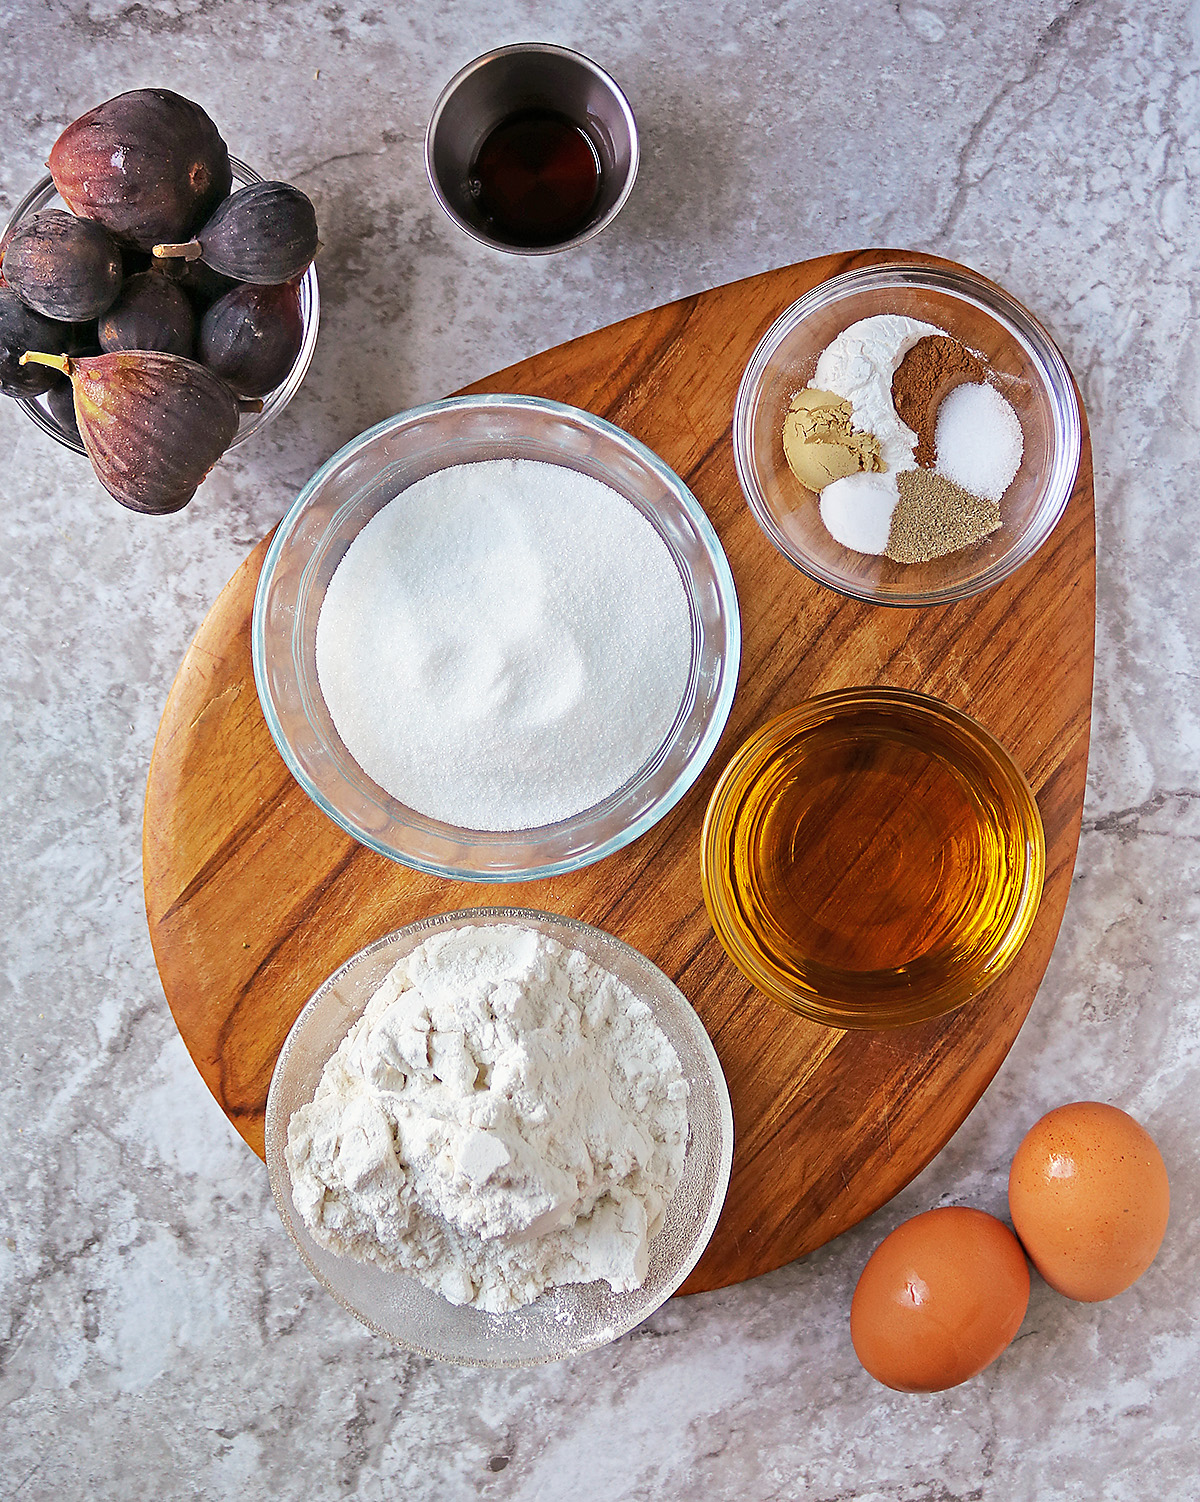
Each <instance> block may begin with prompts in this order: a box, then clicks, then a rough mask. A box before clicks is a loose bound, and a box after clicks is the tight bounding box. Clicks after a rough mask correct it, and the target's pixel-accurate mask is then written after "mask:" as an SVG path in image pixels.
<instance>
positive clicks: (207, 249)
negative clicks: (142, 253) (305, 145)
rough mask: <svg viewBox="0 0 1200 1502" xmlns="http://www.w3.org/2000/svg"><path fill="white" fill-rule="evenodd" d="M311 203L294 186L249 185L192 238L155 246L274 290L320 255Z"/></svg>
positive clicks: (161, 251) (160, 253) (159, 250)
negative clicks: (271, 287) (272, 287)
mask: <svg viewBox="0 0 1200 1502" xmlns="http://www.w3.org/2000/svg"><path fill="white" fill-rule="evenodd" d="M317 243H318V242H317V214H316V210H315V209H314V208H313V206H312V200H311V199H310V198H308V196H307V195H306V194H304V193H301V191H300V189H299V188H293V187H292V186H291V184H290V183H251V185H250V186H249V187H248V188H239V189H238V191H237V192H236V193H234V194H232V195H231V196H230V197H229V198H227V199H226V200H225V202H224V203H222V204H220V205H219V206H218V208H217V211H216V213H215V214H214V215H213V216H212V218H211V219H210V220H209V221H208V223H207V224H205V226H204V228H203V229H201V230H199V231H198V232H197V234H196V236H195V238H194V239H192V240H189V241H187V242H186V243H182V244H173V245H172V244H162V245H156V246H155V247H154V254H155V255H156V256H160V257H164V258H170V257H175V256H182V257H183V259H184V260H187V261H198V260H203V261H204V263H205V264H206V265H208V266H211V267H212V268H213V270H214V271H220V272H223V273H224V274H225V275H226V276H231V277H233V278H234V280H235V281H239V282H257V283H259V284H260V285H267V286H275V285H278V284H279V283H280V282H286V281H289V280H290V279H291V278H292V277H294V276H299V274H300V273H301V272H302V271H303V270H304V268H305V267H306V266H307V265H308V263H309V262H310V261H311V260H312V258H313V256H315V255H316V253H317Z"/></svg>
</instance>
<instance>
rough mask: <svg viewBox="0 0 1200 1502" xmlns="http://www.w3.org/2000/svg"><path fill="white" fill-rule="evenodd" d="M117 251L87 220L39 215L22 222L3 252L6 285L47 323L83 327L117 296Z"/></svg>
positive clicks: (54, 212) (53, 212)
mask: <svg viewBox="0 0 1200 1502" xmlns="http://www.w3.org/2000/svg"><path fill="white" fill-rule="evenodd" d="M123 275H124V272H123V270H122V266H121V248H120V246H119V245H118V244H117V242H116V241H115V240H114V239H113V237H112V236H111V235H110V234H109V233H108V231H107V230H106V229H105V228H104V227H103V226H102V225H99V224H93V223H92V221H91V220H90V219H76V217H75V215H74V214H67V213H64V211H63V210H62V209H43V210H42V211H41V213H40V214H34V215H33V216H32V217H31V218H29V219H26V220H24V222H23V223H21V224H19V225H18V226H17V228H16V230H15V231H14V232H13V234H12V237H11V238H10V240H9V242H8V245H7V246H6V247H5V251H4V280H5V281H6V282H7V283H8V285H9V286H10V287H11V288H12V289H13V291H14V292H15V293H16V294H17V296H18V297H19V298H20V299H21V301H22V302H25V303H28V304H29V306H30V307H31V308H32V309H33V310H34V312H35V313H41V314H42V315H43V317H45V318H57V319H59V320H61V321H63V322H68V323H84V322H86V321H87V320H88V319H89V318H96V317H97V316H98V315H99V314H101V313H103V312H104V310H105V308H107V307H108V305H109V304H110V303H111V302H112V301H113V299H114V298H115V297H116V295H117V293H118V292H119V291H120V290H121V279H122V277H123Z"/></svg>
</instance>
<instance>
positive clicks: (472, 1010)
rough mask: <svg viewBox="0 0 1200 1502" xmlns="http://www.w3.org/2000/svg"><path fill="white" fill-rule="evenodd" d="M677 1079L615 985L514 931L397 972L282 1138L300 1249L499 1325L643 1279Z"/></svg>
mask: <svg viewBox="0 0 1200 1502" xmlns="http://www.w3.org/2000/svg"><path fill="white" fill-rule="evenodd" d="M687 1095H688V1086H687V1081H686V1080H685V1079H684V1078H683V1075H682V1072H681V1070H680V1067H679V1060H678V1058H677V1056H676V1054H675V1050H674V1049H673V1048H672V1047H671V1044H670V1043H669V1042H668V1040H667V1038H666V1037H665V1036H664V1035H663V1033H662V1031H661V1029H660V1028H659V1027H658V1025H657V1024H656V1023H655V1022H654V1019H653V1017H652V1015H651V1013H650V1009H649V1007H647V1006H646V1004H645V1003H644V1002H642V1001H639V1000H638V999H637V997H636V996H635V995H634V994H633V992H632V991H630V990H629V988H628V987H627V986H625V985H624V984H622V982H620V981H619V980H617V979H616V977H615V976H612V975H610V974H608V972H607V971H605V970H602V969H601V968H600V967H599V966H597V965H595V964H593V963H592V962H591V961H590V960H588V959H587V958H586V957H585V956H584V955H582V954H580V953H578V952H577V951H575V950H570V949H567V948H565V947H564V946H563V945H561V944H559V943H557V942H556V941H555V940H553V939H550V938H547V937H546V936H544V935H542V934H538V933H535V932H533V931H532V930H530V929H526V928H519V927H516V926H515V925H498V926H494V927H482V926H470V927H463V928H457V929H453V930H449V931H446V932H443V933H439V934H435V935H433V936H431V937H430V938H429V939H426V940H425V942H424V943H423V944H421V945H420V946H419V947H418V948H417V949H415V950H414V951H413V953H412V954H411V955H409V956H408V958H407V959H405V960H402V961H401V962H400V964H398V965H397V966H396V967H395V969H394V970H393V971H392V972H391V974H390V975H389V976H388V978H387V980H385V982H384V983H383V985H382V986H381V987H380V989H379V990H378V991H377V992H376V994H375V995H374V996H373V997H372V999H371V1001H370V1002H369V1004H368V1006H367V1009H366V1011H365V1013H364V1014H363V1016H362V1017H361V1018H360V1019H359V1021H358V1022H357V1023H356V1024H355V1025H354V1027H353V1028H352V1029H351V1030H350V1033H349V1034H348V1036H347V1037H346V1039H345V1040H344V1041H343V1043H342V1045H341V1047H340V1048H339V1049H338V1051H337V1052H336V1053H335V1054H334V1056H333V1058H331V1059H330V1061H329V1063H328V1064H327V1065H326V1066H325V1069H324V1072H323V1073H322V1076H321V1079H320V1082H319V1084H318V1086H317V1090H316V1094H315V1096H314V1099H313V1101H312V1104H311V1105H308V1106H302V1107H301V1108H300V1109H299V1110H298V1111H296V1113H295V1114H294V1115H293V1116H292V1119H291V1122H290V1123H289V1126H288V1146H287V1162H288V1167H289V1169H290V1171H291V1175H292V1197H293V1200H294V1202H295V1205H296V1208H297V1209H298V1210H299V1212H300V1214H301V1215H302V1216H303V1218H304V1220H305V1222H306V1224H307V1225H308V1227H309V1228H310V1230H311V1232H312V1234H313V1236H314V1237H315V1239H316V1240H317V1241H319V1242H320V1243H322V1244H323V1245H325V1246H328V1247H331V1248H332V1249H333V1250H335V1251H338V1252H342V1253H347V1254H349V1255H350V1256H354V1257H358V1258H360V1259H363V1260H369V1261H375V1262H379V1263H382V1264H383V1265H384V1266H389V1267H395V1268H398V1269H400V1270H402V1271H404V1272H409V1273H413V1274H415V1275H416V1276H417V1277H418V1278H420V1279H421V1281H422V1282H423V1283H425V1284H427V1285H428V1286H429V1287H430V1288H433V1289H436V1290H437V1292H439V1293H441V1294H442V1295H444V1296H445V1297H446V1298H447V1299H449V1300H450V1302H451V1303H454V1304H472V1305H474V1306H475V1307H476V1308H479V1309H486V1310H490V1311H493V1312H500V1311H504V1310H508V1309H515V1308H517V1307H518V1306H520V1305H522V1304H527V1303H529V1302H531V1301H532V1300H533V1299H535V1298H537V1296H538V1295H539V1294H540V1293H542V1292H543V1291H544V1290H545V1289H547V1288H550V1287H554V1286H556V1285H559V1284H563V1283H587V1282H591V1281H592V1280H593V1279H596V1278H604V1279H606V1280H607V1281H608V1283H609V1284H610V1285H611V1287H612V1288H613V1290H614V1291H615V1292H623V1291H625V1290H627V1289H631V1288H637V1287H639V1286H640V1284H641V1283H642V1282H643V1281H644V1280H645V1276H646V1268H647V1249H648V1246H649V1243H650V1242H651V1241H652V1240H653V1238H654V1236H655V1235H656V1234H657V1232H658V1230H659V1227H660V1226H661V1224H662V1220H663V1215H664V1212H665V1210H666V1207H667V1203H668V1202H669V1200H670V1198H671V1194H672V1192H673V1191H674V1189H675V1186H676V1184H677V1183H678V1181H679V1177H680V1174H681V1172H682V1168H683V1157H684V1149H685V1147H686V1144H687V1135H688V1125H687V1104H686V1101H687Z"/></svg>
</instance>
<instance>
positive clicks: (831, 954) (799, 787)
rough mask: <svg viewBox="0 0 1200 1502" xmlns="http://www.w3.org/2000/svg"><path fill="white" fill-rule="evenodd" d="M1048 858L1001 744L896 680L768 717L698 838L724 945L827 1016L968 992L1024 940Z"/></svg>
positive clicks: (787, 999)
mask: <svg viewBox="0 0 1200 1502" xmlns="http://www.w3.org/2000/svg"><path fill="white" fill-rule="evenodd" d="M1045 868H1046V838H1045V832H1044V830H1043V828H1042V820H1041V815H1040V814H1039V812H1038V807H1037V803H1036V801H1035V799H1034V796H1033V793H1032V791H1031V789H1030V787H1029V784H1028V783H1027V782H1026V780H1025V778H1024V776H1023V775H1022V773H1021V770H1020V768H1019V767H1018V766H1017V765H1016V763H1015V762H1014V761H1013V759H1012V758H1011V756H1009V754H1008V753H1007V752H1006V751H1005V749H1004V748H1003V746H1001V745H1000V743H999V742H998V741H997V740H996V739H995V738H994V737H993V736H992V735H990V734H989V732H988V731H986V730H985V729H984V728H983V727H982V726H981V725H979V724H977V723H976V722H975V721H974V720H972V719H970V718H969V717H968V716H967V715H965V714H963V713H961V712H960V711H959V710H956V709H954V708H952V707H951V706H950V705H948V704H943V703H941V702H940V701H939V700H937V699H932V698H929V697H928V696H927V695H924V694H914V693H909V692H906V691H904V690H901V689H885V688H857V689H846V690H842V691H839V692H837V693H830V694H821V695H819V696H818V697H816V698H813V699H809V700H806V701H805V702H804V703H803V704H800V705H798V706H797V707H796V708H795V709H792V710H788V711H787V712H786V713H785V714H782V715H779V716H778V717H777V718H776V719H774V720H771V721H770V722H769V723H768V724H766V725H764V726H763V727H762V728H761V729H760V730H758V731H757V732H756V733H755V734H754V735H753V736H751V738H750V739H749V740H748V741H746V742H745V744H744V745H742V746H741V747H740V748H739V749H738V750H737V751H736V752H735V754H734V756H733V758H732V760H731V761H730V762H729V764H728V766H727V767H726V768H725V771H724V773H723V774H722V776H721V778H720V780H719V781H718V783H717V786H716V788H715V789H714V790H713V794H712V797H711V799H710V801H709V805H708V811H707V814H706V816H705V821H704V833H703V836H702V840H701V881H702V885H703V889H704V900H705V904H706V905H707V907H708V912H709V916H710V918H711V919H712V924H713V928H714V929H715V930H716V933H717V937H718V938H719V939H720V941H721V943H722V944H723V945H724V947H725V950H726V952H727V953H728V955H729V957H730V958H731V959H732V960H733V962H734V964H736V965H737V967H738V968H739V969H740V970H741V971H742V973H743V974H744V975H745V976H746V978H747V979H748V980H750V981H751V982H752V983H753V984H754V985H755V986H757V987H758V989H759V990H761V991H763V992H764V993H765V994H766V995H767V996H769V997H771V999H772V1000H773V1001H776V1002H779V1003H780V1004H781V1005H782V1006H785V1007H788V1008H789V1009H790V1010H792V1011H794V1012H797V1013H799V1014H800V1015H801V1016H803V1017H807V1018H809V1019H810V1020H812V1021H814V1022H820V1023H825V1024H827V1025H829V1026H833V1027H847V1028H850V1027H857V1028H881V1027H899V1026H903V1025H905V1024H908V1023H913V1022H923V1021H926V1020H928V1019H929V1018H931V1017H938V1016H941V1015H942V1014H944V1013H946V1012H951V1011H953V1010H954V1009H955V1008H956V1007H960V1006H962V1005H963V1004H964V1003H965V1002H967V1001H970V1000H971V999H972V998H973V997H975V996H977V995H979V993H980V992H981V991H983V990H984V989H985V988H986V987H987V986H989V985H991V984H992V982H993V981H995V980H997V979H998V978H999V977H1000V976H1001V975H1002V974H1003V973H1004V971H1005V970H1007V969H1008V967H1009V966H1010V965H1011V964H1012V962H1013V960H1014V959H1015V958H1016V956H1017V953H1018V952H1019V950H1020V948H1021V945H1022V944H1023V943H1024V941H1025V938H1026V936H1027V935H1028V933H1029V930H1030V928H1031V927H1032V925H1033V920H1034V917H1035V915H1036V913H1037V908H1038V902H1039V901H1040V899H1041V893H1042V882H1043V878H1044V876H1045Z"/></svg>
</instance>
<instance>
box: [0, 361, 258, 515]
mask: <svg viewBox="0 0 1200 1502" xmlns="http://www.w3.org/2000/svg"><path fill="white" fill-rule="evenodd" d="M25 361H29V362H32V363H36V364H39V365H47V366H50V367H51V368H52V369H54V370H60V371H62V372H63V374H64V375H69V376H70V377H71V384H72V386H73V387H74V389H75V419H76V421H77V423H78V424H79V436H80V438H82V440H83V446H84V448H85V449H86V450H87V454H88V458H89V459H90V460H91V461H92V468H93V469H94V470H95V471H96V478H97V479H98V480H99V481H100V483H101V485H103V486H104V488H105V490H107V491H108V493H109V494H110V495H111V496H113V497H114V498H115V499H116V500H118V501H120V503H121V505H122V506H128V507H129V509H130V510H131V511H144V512H152V513H154V514H155V515H160V516H161V515H165V514H166V513H168V512H171V511H178V510H179V509H180V508H181V507H183V506H186V505H187V503H188V502H189V501H190V500H191V498H192V496H193V495H195V493H196V490H197V488H198V486H199V485H200V482H201V481H202V480H203V479H204V477H205V476H206V475H207V474H208V472H209V470H210V469H211V468H212V467H213V465H214V464H215V463H216V462H217V460H218V459H219V458H220V457H221V455H222V454H223V453H224V452H225V450H226V449H227V448H228V447H229V445H230V444H231V443H232V442H233V439H234V436H235V435H236V433H237V429H238V415H239V412H238V403H237V399H236V397H235V396H234V395H233V393H232V392H231V391H230V389H229V387H228V386H226V385H225V383H224V381H222V380H220V379H219V378H218V377H217V376H215V375H213V374H212V372H211V371H208V370H205V368H204V366H203V365H197V364H196V363H195V362H194V361H192V360H185V359H183V358H182V357H181V356H179V355H166V354H163V353H161V351H158V350H126V351H123V352H121V353H120V354H114V355H96V356H94V357H92V358H87V357H84V358H81V359H72V358H71V357H70V356H69V355H57V356H56V355H48V354H42V353H40V352H31V353H29V354H27V355H25V356H24V357H23V361H22V363H24V362H25Z"/></svg>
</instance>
